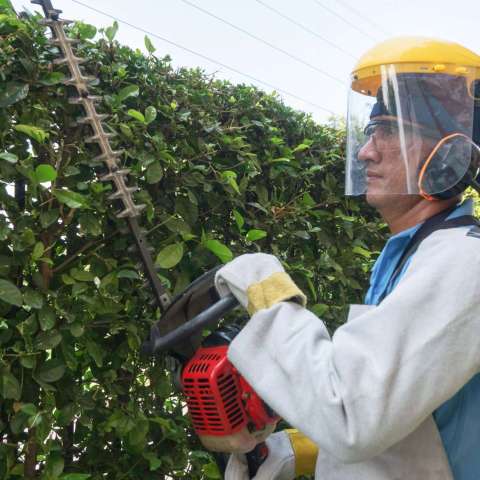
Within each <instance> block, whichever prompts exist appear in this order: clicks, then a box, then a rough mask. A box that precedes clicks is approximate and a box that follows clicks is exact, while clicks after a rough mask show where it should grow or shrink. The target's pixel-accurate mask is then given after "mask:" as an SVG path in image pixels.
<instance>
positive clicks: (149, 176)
mask: <svg viewBox="0 0 480 480" xmlns="http://www.w3.org/2000/svg"><path fill="white" fill-rule="evenodd" d="M162 178H163V168H162V166H161V165H160V162H158V161H156V162H154V163H152V164H151V165H149V167H148V168H147V171H146V173H145V179H146V180H147V183H149V184H150V185H152V184H154V183H158V182H159V181H160V180H161V179H162Z"/></svg>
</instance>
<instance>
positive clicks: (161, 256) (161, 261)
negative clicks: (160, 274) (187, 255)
mask: <svg viewBox="0 0 480 480" xmlns="http://www.w3.org/2000/svg"><path fill="white" fill-rule="evenodd" d="M182 257H183V244H182V243H174V244H172V245H168V247H165V248H163V249H162V250H160V252H159V253H158V255H157V259H156V260H155V264H156V265H158V266H159V267H160V268H172V267H174V266H175V265H177V263H178V262H180V260H181V259H182Z"/></svg>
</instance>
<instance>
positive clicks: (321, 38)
mask: <svg viewBox="0 0 480 480" xmlns="http://www.w3.org/2000/svg"><path fill="white" fill-rule="evenodd" d="M254 1H255V2H257V3H259V4H260V5H263V6H264V7H265V8H268V10H271V11H272V12H274V13H276V14H277V15H278V16H280V17H282V18H284V19H285V20H287V21H288V22H290V23H293V24H294V25H296V26H297V27H299V28H301V29H302V30H304V31H305V32H307V33H310V34H311V35H313V36H314V37H317V38H319V39H320V40H322V42H325V43H328V44H329V45H330V46H331V47H333V48H336V49H337V50H339V51H340V52H342V53H344V54H345V55H348V56H349V57H351V58H354V59H356V58H357V57H356V56H355V55H352V54H351V53H350V52H349V51H347V50H344V49H343V48H342V47H340V46H338V45H337V44H336V43H333V42H331V41H330V40H328V39H327V38H325V37H322V36H321V35H320V34H318V33H317V32H315V31H314V30H311V29H310V28H308V27H307V26H305V25H303V24H302V23H300V22H297V21H296V20H294V19H293V18H290V17H289V16H287V15H285V14H283V13H282V12H280V11H278V10H277V9H276V8H273V7H272V6H270V5H268V4H267V3H265V2H264V1H262V0H254Z"/></svg>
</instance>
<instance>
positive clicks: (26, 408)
mask: <svg viewBox="0 0 480 480" xmlns="http://www.w3.org/2000/svg"><path fill="white" fill-rule="evenodd" d="M20 411H21V412H23V413H26V414H27V415H28V416H29V417H33V416H34V415H36V414H37V407H36V406H35V405H34V404H33V403H23V404H22V406H21V407H20Z"/></svg>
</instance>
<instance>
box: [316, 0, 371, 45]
mask: <svg viewBox="0 0 480 480" xmlns="http://www.w3.org/2000/svg"><path fill="white" fill-rule="evenodd" d="M313 1H314V2H315V3H316V4H317V5H318V6H319V7H321V8H323V9H325V10H327V12H330V13H331V14H332V15H334V16H335V17H337V18H339V19H340V20H342V21H343V22H344V23H346V24H347V25H350V26H351V27H352V28H353V29H355V30H356V31H357V32H359V33H361V34H362V35H365V36H366V37H368V38H370V39H372V40H375V41H377V40H378V39H377V38H376V37H374V36H373V35H370V34H369V33H368V32H366V31H365V30H362V29H361V28H360V27H358V25H355V24H354V23H352V22H350V20H347V19H346V18H345V17H344V16H343V15H340V14H339V13H337V12H336V11H335V10H332V9H331V8H330V7H327V6H326V5H324V4H323V3H321V2H319V1H318V0H313Z"/></svg>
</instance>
